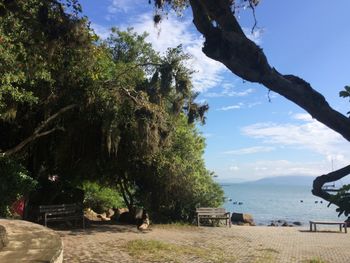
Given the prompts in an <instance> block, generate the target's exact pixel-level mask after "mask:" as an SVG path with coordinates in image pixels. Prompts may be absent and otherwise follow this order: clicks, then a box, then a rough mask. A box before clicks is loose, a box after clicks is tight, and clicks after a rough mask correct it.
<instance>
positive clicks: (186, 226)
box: [153, 222, 200, 231]
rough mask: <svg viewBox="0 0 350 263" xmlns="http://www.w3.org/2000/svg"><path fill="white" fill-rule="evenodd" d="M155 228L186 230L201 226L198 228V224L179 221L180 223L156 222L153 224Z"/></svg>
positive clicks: (196, 228)
mask: <svg viewBox="0 0 350 263" xmlns="http://www.w3.org/2000/svg"><path fill="white" fill-rule="evenodd" d="M153 227H154V228H160V229H179V230H181V229H184V230H186V231H187V230H196V231H198V230H200V228H198V227H197V226H194V225H191V224H189V223H182V222H178V223H170V224H156V225H153Z"/></svg>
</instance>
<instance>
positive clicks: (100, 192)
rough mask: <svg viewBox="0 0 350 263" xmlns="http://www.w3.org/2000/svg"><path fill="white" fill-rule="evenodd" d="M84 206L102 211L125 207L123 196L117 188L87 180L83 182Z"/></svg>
mask: <svg viewBox="0 0 350 263" xmlns="http://www.w3.org/2000/svg"><path fill="white" fill-rule="evenodd" d="M83 190H84V192H85V194H84V207H86V208H91V209H92V210H94V211H95V212H98V213H102V212H104V211H106V210H107V209H108V208H112V207H124V206H125V204H124V202H123V199H122V197H121V196H120V194H119V192H118V191H116V190H115V189H113V188H111V187H107V186H103V185H100V184H99V183H97V182H90V181H85V182H84V183H83Z"/></svg>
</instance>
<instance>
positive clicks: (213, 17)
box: [154, 0, 350, 215]
mask: <svg viewBox="0 0 350 263" xmlns="http://www.w3.org/2000/svg"><path fill="white" fill-rule="evenodd" d="M236 2H237V1H235V0H233V1H232V0H218V1H211V0H188V1H187V0H180V1H175V0H166V1H163V0H155V1H154V5H155V6H156V8H158V10H161V9H162V8H163V7H164V5H172V7H173V8H175V9H177V10H178V9H181V8H184V7H185V6H186V5H189V6H190V7H191V9H192V13H193V23H194V25H195V26H196V28H197V30H198V31H199V32H200V33H201V34H202V35H203V37H204V39H205V42H204V47H203V49H202V51H203V52H204V53H205V54H206V55H207V56H208V57H210V58H212V59H214V60H216V61H219V62H221V63H222V64H224V65H225V66H226V67H227V68H228V69H229V70H230V71H231V72H232V73H234V74H236V75H237V76H239V77H241V78H242V79H244V80H247V81H251V82H256V83H260V84H262V85H264V86H265V87H267V88H268V89H269V90H272V91H274V92H276V93H278V94H280V95H282V96H284V97H285V98H287V99H288V100H290V101H292V102H294V103H295V104H297V105H299V106H300V107H301V108H303V109H304V110H306V111H307V112H308V113H310V115H311V116H312V117H313V118H315V119H317V120H318V121H320V122H321V123H323V124H325V125H326V126H328V127H329V128H331V129H332V130H334V131H336V132H338V133H339V134H341V135H342V136H343V137H344V138H345V139H346V140H348V141H349V140H350V119H349V118H347V117H346V116H344V115H343V114H341V113H339V112H338V111H336V110H334V109H333V108H331V107H330V106H329V104H328V102H327V101H326V99H325V98H324V96H322V95H321V94H320V93H318V92H317V91H316V90H314V89H313V88H312V87H311V85H310V84H309V83H307V82H306V81H305V80H303V79H301V78H299V77H297V76H294V75H285V74H281V73H280V72H278V71H277V69H275V68H274V67H271V66H270V65H269V63H268V60H267V58H266V56H265V54H264V52H263V50H262V49H261V48H260V47H259V46H258V45H256V44H255V43H254V42H253V41H251V40H249V39H248V38H247V37H246V36H245V34H244V32H243V30H242V28H241V26H240V25H239V23H238V21H237V19H236V17H235V14H234V11H235V10H234V8H235V6H236V5H235V3H236ZM242 2H246V3H248V4H249V6H250V8H252V9H253V10H254V8H255V7H256V6H257V5H258V3H259V0H243V1H242ZM157 16H159V15H157ZM157 21H159V17H155V22H157ZM349 173H350V165H348V166H346V167H344V168H342V169H339V170H337V171H334V172H331V173H329V174H325V175H321V176H318V177H317V178H316V179H315V180H314V183H313V189H312V193H313V194H314V195H316V196H319V197H321V198H323V199H324V200H327V201H329V202H333V203H334V204H336V205H337V206H338V207H339V210H338V211H339V212H340V213H342V212H345V214H346V215H347V214H349V213H350V210H349V209H348V208H347V207H345V206H344V205H342V202H339V201H337V200H335V199H334V198H333V196H332V195H330V194H329V193H327V192H326V191H324V190H322V186H323V185H324V184H325V183H327V182H333V181H337V180H339V179H341V178H343V177H345V176H346V175H348V174H349Z"/></svg>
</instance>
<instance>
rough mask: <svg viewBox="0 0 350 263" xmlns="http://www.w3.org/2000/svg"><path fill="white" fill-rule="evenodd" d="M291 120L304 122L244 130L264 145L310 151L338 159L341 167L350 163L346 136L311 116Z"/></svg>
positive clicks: (349, 148)
mask: <svg viewBox="0 0 350 263" xmlns="http://www.w3.org/2000/svg"><path fill="white" fill-rule="evenodd" d="M291 117H292V118H293V119H294V120H298V121H300V122H301V123H284V124H277V123H256V124H253V125H249V126H246V127H244V128H243V129H242V131H243V134H245V135H247V136H250V137H253V138H256V139H261V140H262V142H264V143H268V144H272V145H275V144H277V145H280V146H287V147H294V148H298V149H307V150H310V151H312V152H315V153H318V154H321V155H323V156H324V157H325V159H328V160H329V159H334V160H337V163H338V165H339V166H340V167H341V166H343V165H347V164H348V163H349V162H350V159H349V158H348V157H346V156H348V153H349V151H350V145H349V143H348V142H347V141H346V140H345V139H344V138H343V137H342V136H340V135H339V134H338V133H336V132H334V131H333V130H331V129H330V128H328V127H326V126H325V125H323V124H321V123H320V122H318V121H316V120H314V119H312V118H311V116H310V115H308V114H294V115H292V116H291ZM294 122H295V121H294ZM327 165H329V164H327Z"/></svg>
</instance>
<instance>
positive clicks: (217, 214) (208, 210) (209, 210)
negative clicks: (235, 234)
mask: <svg viewBox="0 0 350 263" xmlns="http://www.w3.org/2000/svg"><path fill="white" fill-rule="evenodd" d="M196 213H197V225H198V226H200V220H201V219H203V218H204V219H211V220H218V221H220V220H225V221H226V225H229V227H231V213H230V212H226V210H225V208H215V207H199V208H197V209H196Z"/></svg>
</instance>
